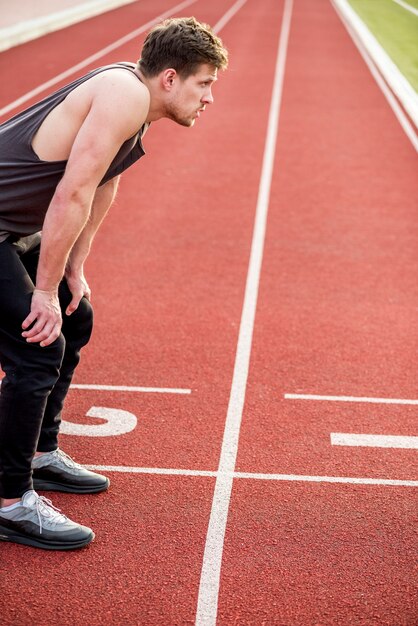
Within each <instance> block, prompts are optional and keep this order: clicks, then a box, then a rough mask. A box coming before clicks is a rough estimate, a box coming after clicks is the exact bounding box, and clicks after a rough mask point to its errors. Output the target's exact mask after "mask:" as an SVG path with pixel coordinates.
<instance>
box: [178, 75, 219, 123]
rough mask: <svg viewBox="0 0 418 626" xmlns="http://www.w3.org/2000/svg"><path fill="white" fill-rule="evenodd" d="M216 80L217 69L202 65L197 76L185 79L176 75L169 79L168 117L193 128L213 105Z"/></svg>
mask: <svg viewBox="0 0 418 626" xmlns="http://www.w3.org/2000/svg"><path fill="white" fill-rule="evenodd" d="M173 72H174V70H173ZM216 80H217V69H216V68H214V67H213V66H211V65H201V66H200V67H199V70H198V71H197V73H196V74H192V75H191V76H188V78H185V79H183V78H181V76H180V75H179V74H177V73H174V75H173V76H172V77H171V78H169V81H172V82H171V83H169V84H170V86H171V87H170V91H169V97H168V98H167V105H166V109H167V110H166V117H168V118H169V119H171V120H173V121H174V122H177V124H181V125H182V126H188V127H190V126H193V124H194V123H195V121H196V120H197V118H198V117H200V115H201V113H202V112H203V111H204V110H205V108H206V105H207V104H212V103H213V97H212V85H213V83H214V82H215V81H216Z"/></svg>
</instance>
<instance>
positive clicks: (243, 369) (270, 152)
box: [195, 0, 293, 626]
mask: <svg viewBox="0 0 418 626" xmlns="http://www.w3.org/2000/svg"><path fill="white" fill-rule="evenodd" d="M292 6H293V0H285V5H284V10H283V18H282V26H281V32H280V37H279V43H278V52H277V61H276V70H275V77H274V85H273V93H272V98H271V103H270V112H269V119H268V126H267V135H266V143H265V149H264V156H263V165H262V171H261V180H260V187H259V194H258V200H257V208H256V215H255V225H254V232H253V240H252V244H251V255H250V261H249V268H248V274H247V281H246V287H245V296H244V304H243V310H242V316H241V323H240V330H239V336H238V345H237V351H236V357H235V364H234V373H233V379H232V386H231V394H230V398H229V405H228V411H227V417H226V422H225V431H224V436H223V441H222V449H221V455H220V459H219V472H218V475H217V478H216V483H215V489H214V496H213V502H212V508H211V514H210V519H209V525H208V531H207V536H206V543H205V551H204V556H203V564H202V573H201V578H200V584H199V594H198V603H197V612H196V622H195V624H196V626H215V624H216V616H217V608H218V596H219V584H220V571H221V563H222V553H223V546H224V538H225V530H226V523H227V518H228V510H229V503H230V498H231V491H232V483H233V471H234V469H235V462H236V456H237V450H238V439H239V432H240V427H241V420H242V412H243V406H244V399H245V390H246V385H247V377H248V369H249V361H250V355H251V344H252V335H253V329H254V319H255V311H256V305H257V297H258V287H259V282H260V273H261V264H262V258H263V249H264V239H265V231H266V220H267V213H268V205H269V195H270V186H271V179H272V172H273V164H274V155H275V148H276V137H277V131H278V122H279V111H280V104H281V95H282V85H283V77H284V69H285V61H286V50H287V42H288V37H289V28H290V20H291V12H292Z"/></svg>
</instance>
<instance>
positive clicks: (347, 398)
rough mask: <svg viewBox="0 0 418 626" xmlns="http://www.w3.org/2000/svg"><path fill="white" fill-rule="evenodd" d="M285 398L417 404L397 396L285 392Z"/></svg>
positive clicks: (417, 403)
mask: <svg viewBox="0 0 418 626" xmlns="http://www.w3.org/2000/svg"><path fill="white" fill-rule="evenodd" d="M284 398H285V400H319V401H326V402H366V403H367V402H368V403H370V404H412V405H418V400H405V399H398V398H367V397H365V398H363V397H361V396H317V395H314V394H304V393H285V394H284Z"/></svg>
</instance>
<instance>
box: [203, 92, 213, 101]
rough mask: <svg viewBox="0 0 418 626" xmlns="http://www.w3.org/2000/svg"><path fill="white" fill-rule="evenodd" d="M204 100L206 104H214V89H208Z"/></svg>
mask: <svg viewBox="0 0 418 626" xmlns="http://www.w3.org/2000/svg"><path fill="white" fill-rule="evenodd" d="M202 102H204V103H205V104H213V95H212V90H211V89H209V91H207V92H206V93H205V94H204V96H203V98H202Z"/></svg>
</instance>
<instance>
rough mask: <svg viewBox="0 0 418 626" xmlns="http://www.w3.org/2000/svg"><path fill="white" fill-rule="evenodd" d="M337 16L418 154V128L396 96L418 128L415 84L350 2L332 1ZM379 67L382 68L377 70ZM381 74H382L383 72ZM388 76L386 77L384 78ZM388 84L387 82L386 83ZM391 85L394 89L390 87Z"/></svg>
mask: <svg viewBox="0 0 418 626" xmlns="http://www.w3.org/2000/svg"><path fill="white" fill-rule="evenodd" d="M330 1H331V3H332V5H333V6H334V9H335V11H336V13H337V15H338V16H339V17H340V19H341V21H342V23H343V24H344V26H345V28H346V30H347V32H348V34H349V35H350V37H351V39H352V40H353V42H354V44H355V46H356V47H357V49H358V51H359V52H360V54H361V56H362V57H363V60H364V62H365V63H366V65H367V67H368V68H369V70H370V72H371V74H372V76H373V78H374V79H375V81H376V83H377V84H378V86H379V87H380V89H381V91H382V93H383V95H384V96H385V98H386V100H387V102H388V104H389V106H390V107H391V108H392V111H393V112H394V114H395V116H396V118H397V119H398V122H399V123H400V125H401V126H402V128H403V129H404V131H405V133H406V135H407V136H408V138H409V140H410V141H411V143H412V145H413V146H414V148H415V150H416V151H417V152H418V135H417V133H416V131H415V128H414V126H413V125H412V124H411V123H410V122H409V120H408V118H407V116H406V115H405V113H404V111H403V109H402V107H401V106H400V105H399V103H398V101H397V100H396V98H395V96H394V95H393V93H392V90H393V92H394V93H395V94H396V96H397V97H398V98H399V100H400V101H401V102H402V105H403V106H404V107H405V110H406V111H407V113H408V115H409V116H410V118H411V120H413V122H414V124H415V126H418V96H417V94H416V92H415V90H414V89H413V88H412V86H411V84H410V83H409V82H408V81H407V80H406V78H405V77H404V76H403V75H402V74H401V72H400V71H399V70H398V68H397V67H396V65H395V64H394V63H393V61H392V60H391V59H390V58H389V56H388V55H387V54H386V52H385V51H384V50H383V48H382V47H381V46H380V44H379V43H378V42H377V40H376V38H375V37H373V35H372V34H371V32H370V31H369V29H368V28H367V27H366V25H365V24H364V22H362V21H361V20H360V18H359V17H358V15H357V14H356V12H355V11H354V9H352V8H351V6H350V5H349V4H348V2H347V0H330ZM377 68H379V69H377ZM380 72H381V73H380ZM383 76H384V78H383ZM385 81H387V83H386V82H385ZM388 85H390V87H388Z"/></svg>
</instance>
